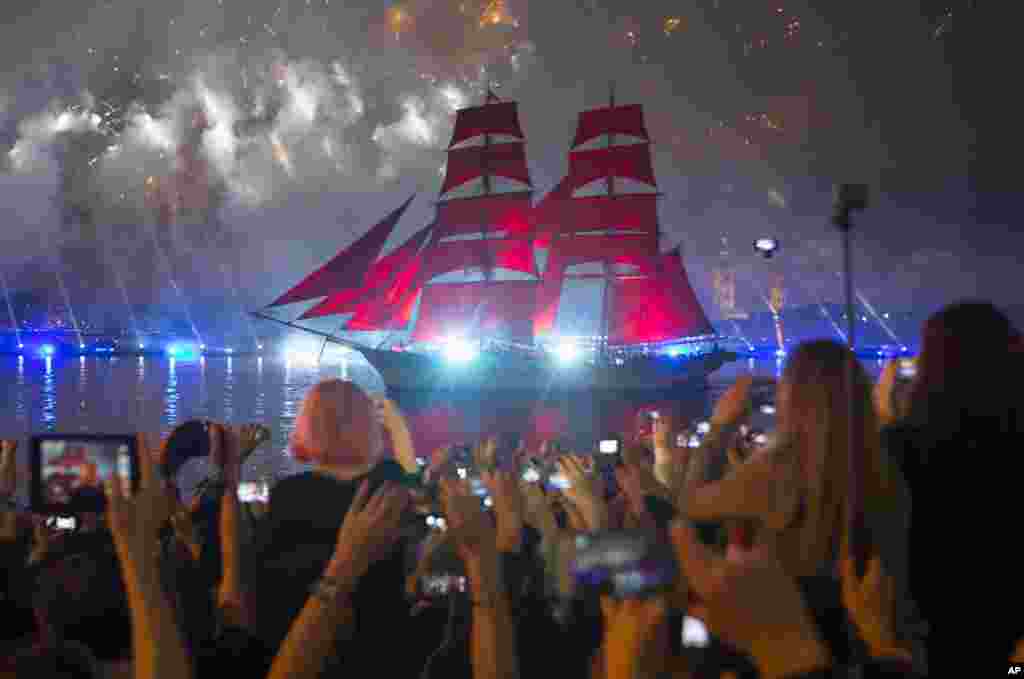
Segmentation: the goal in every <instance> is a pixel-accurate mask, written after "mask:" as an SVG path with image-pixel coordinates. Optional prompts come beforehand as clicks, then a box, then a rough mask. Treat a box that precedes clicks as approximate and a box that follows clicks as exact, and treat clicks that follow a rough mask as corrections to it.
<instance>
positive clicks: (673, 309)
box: [609, 249, 714, 344]
mask: <svg viewBox="0 0 1024 679" xmlns="http://www.w3.org/2000/svg"><path fill="white" fill-rule="evenodd" d="M655 269H656V273H657V275H655V276H645V277H638V278H625V279H621V280H617V281H615V284H614V285H615V288H614V293H613V294H612V295H611V302H612V303H611V309H612V310H611V313H610V318H609V335H610V337H609V341H610V342H611V343H613V344H640V343H645V342H662V341H665V340H670V339H675V338H679V337H694V336H698V335H706V334H710V333H712V332H714V330H713V329H712V327H711V324H710V323H709V322H708V319H707V317H706V316H705V315H704V310H703V309H702V308H701V306H700V302H699V301H698V300H697V296H696V295H695V294H694V292H693V288H692V287H690V282H689V280H688V279H687V277H686V270H685V269H684V268H683V263H682V259H681V257H680V256H679V251H678V249H677V250H673V251H672V252H669V253H667V254H664V255H659V256H658V258H657V260H656V266H655Z"/></svg>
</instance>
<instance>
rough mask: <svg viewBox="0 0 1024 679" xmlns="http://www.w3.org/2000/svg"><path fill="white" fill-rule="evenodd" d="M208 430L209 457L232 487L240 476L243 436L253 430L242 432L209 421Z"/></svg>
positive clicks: (250, 433) (236, 483)
mask: <svg viewBox="0 0 1024 679" xmlns="http://www.w3.org/2000/svg"><path fill="white" fill-rule="evenodd" d="M209 432H210V459H211V460H212V461H213V463H214V464H215V465H217V467H218V468H219V469H220V470H221V473H222V474H223V475H224V483H225V484H226V485H227V486H228V488H234V487H235V486H237V485H238V482H239V481H240V480H241V477H242V459H243V452H242V451H243V436H244V435H249V436H251V435H253V434H254V432H253V431H252V430H250V431H248V432H247V433H246V434H242V433H241V432H240V431H238V430H235V429H233V428H232V427H230V426H228V425H224V424H219V423H217V422H211V423H210V426H209Z"/></svg>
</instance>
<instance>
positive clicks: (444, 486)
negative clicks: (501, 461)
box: [441, 479, 497, 562]
mask: <svg viewBox="0 0 1024 679" xmlns="http://www.w3.org/2000/svg"><path fill="white" fill-rule="evenodd" d="M441 502H442V504H443V506H444V514H445V517H446V518H447V520H448V532H449V534H451V536H452V538H453V539H454V540H455V547H456V549H457V551H458V553H459V556H460V557H461V558H462V560H463V561H465V562H476V561H480V560H481V559H483V558H487V557H493V556H494V555H495V554H496V552H497V541H496V536H495V529H494V526H492V525H491V521H490V519H488V518H487V515H486V514H485V513H484V511H483V508H482V507H481V505H480V499H479V498H478V497H476V496H475V495H473V493H472V491H471V489H470V487H469V484H468V483H467V482H465V481H462V480H455V479H443V480H442V481H441Z"/></svg>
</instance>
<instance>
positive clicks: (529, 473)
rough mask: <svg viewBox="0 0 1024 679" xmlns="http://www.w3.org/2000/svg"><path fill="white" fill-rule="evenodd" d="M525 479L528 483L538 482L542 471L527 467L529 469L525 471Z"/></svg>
mask: <svg viewBox="0 0 1024 679" xmlns="http://www.w3.org/2000/svg"><path fill="white" fill-rule="evenodd" d="M523 481H526V482H527V483H537V482H538V481H540V472H539V471H537V470H536V469H534V468H533V467H529V468H527V470H526V471H524V472H523Z"/></svg>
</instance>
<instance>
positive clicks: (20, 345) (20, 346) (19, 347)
mask: <svg viewBox="0 0 1024 679" xmlns="http://www.w3.org/2000/svg"><path fill="white" fill-rule="evenodd" d="M24 348H25V345H24V344H22V343H21V342H18V350H19V351H21V350H22V349H24Z"/></svg>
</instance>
